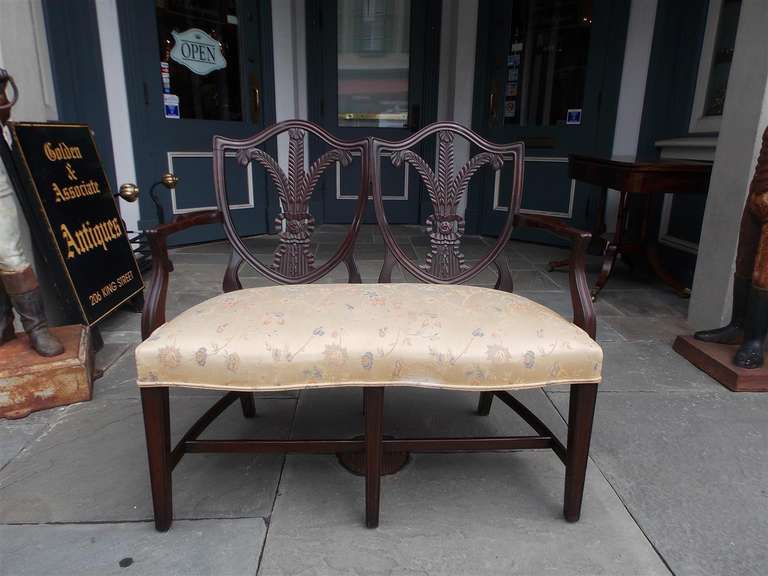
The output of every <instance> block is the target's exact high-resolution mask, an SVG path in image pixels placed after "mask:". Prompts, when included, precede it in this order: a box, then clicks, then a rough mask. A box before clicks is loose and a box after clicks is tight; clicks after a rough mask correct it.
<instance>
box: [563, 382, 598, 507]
mask: <svg viewBox="0 0 768 576" xmlns="http://www.w3.org/2000/svg"><path fill="white" fill-rule="evenodd" d="M596 398H597V384H573V385H571V399H570V404H569V406H568V447H567V452H566V457H565V501H564V505H563V513H564V515H565V519H566V520H567V521H568V522H576V521H578V519H579V517H580V516H581V500H582V496H583V495H584V478H585V477H586V474H587V460H588V458H589V441H590V438H591V436H592V419H593V416H594V414H595V400H596Z"/></svg>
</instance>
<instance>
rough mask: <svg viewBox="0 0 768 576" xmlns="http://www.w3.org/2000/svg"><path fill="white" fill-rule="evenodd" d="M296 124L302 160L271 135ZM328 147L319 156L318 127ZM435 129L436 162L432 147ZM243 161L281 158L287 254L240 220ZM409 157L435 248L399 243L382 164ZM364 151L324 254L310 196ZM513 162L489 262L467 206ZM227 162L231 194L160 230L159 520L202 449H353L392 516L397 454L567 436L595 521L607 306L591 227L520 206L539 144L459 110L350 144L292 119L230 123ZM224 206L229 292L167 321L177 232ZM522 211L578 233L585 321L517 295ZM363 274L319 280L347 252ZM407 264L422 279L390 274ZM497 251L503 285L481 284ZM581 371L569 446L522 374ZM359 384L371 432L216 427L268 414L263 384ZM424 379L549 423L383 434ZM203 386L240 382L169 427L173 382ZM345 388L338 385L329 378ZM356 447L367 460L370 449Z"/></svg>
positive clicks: (153, 418) (578, 282)
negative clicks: (236, 202)
mask: <svg viewBox="0 0 768 576" xmlns="http://www.w3.org/2000/svg"><path fill="white" fill-rule="evenodd" d="M285 132H287V133H288V139H289V162H288V173H287V174H285V173H284V172H283V171H282V169H281V168H280V166H279V165H278V164H277V162H276V161H275V160H274V158H272V157H271V156H270V155H269V154H268V153H267V152H265V151H264V149H263V144H264V143H265V142H267V141H269V140H270V139H272V138H275V137H276V136H277V135H279V134H282V133H285ZM307 135H310V136H312V137H314V138H315V139H316V141H318V142H322V143H323V144H324V145H325V146H326V147H327V148H328V149H327V151H325V152H324V153H322V154H320V155H319V156H318V158H317V159H316V160H315V161H314V162H312V163H311V164H309V166H308V168H305V160H304V150H305V139H306V136H307ZM457 137H458V138H463V139H465V140H466V141H468V142H469V143H470V145H471V146H472V149H473V155H472V156H471V157H470V159H469V160H468V161H467V162H466V163H465V164H464V165H463V166H461V167H460V168H459V169H458V170H456V171H454V162H455V155H454V144H455V140H456V138H457ZM433 140H436V142H437V154H436V156H437V159H436V162H435V168H434V170H433V169H432V168H431V167H430V165H429V163H428V162H426V161H425V160H424V157H423V153H420V150H421V149H422V147H423V146H424V144H425V143H427V142H430V141H433ZM233 152H234V153H235V154H236V156H237V158H238V160H239V161H240V163H241V164H242V165H248V164H249V163H256V164H258V165H260V166H261V167H262V168H263V169H264V170H266V172H267V173H268V174H269V176H270V179H271V182H272V185H273V186H274V189H275V191H276V193H277V195H278V197H279V200H280V205H281V210H282V211H281V212H280V214H279V215H278V216H277V219H276V221H275V227H276V231H277V233H278V238H279V243H278V246H277V248H276V250H275V252H274V258H273V261H272V262H271V264H264V263H262V262H261V261H260V260H259V259H258V258H257V257H256V256H255V255H254V254H253V253H251V252H250V251H249V250H248V248H247V246H246V244H245V242H244V241H243V239H241V238H240V236H239V235H238V233H237V230H236V227H235V225H234V223H233V220H232V216H231V213H230V211H229V207H228V201H227V196H228V195H227V186H226V181H225V177H224V158H225V153H230V154H231V153H233ZM385 161H386V162H390V163H391V164H392V165H393V166H395V167H401V166H403V165H405V164H407V165H408V166H410V167H412V168H413V169H414V170H415V171H416V173H417V174H418V176H419V178H420V180H421V182H422V184H423V186H424V189H425V191H426V193H427V195H428V197H429V199H430V201H431V204H432V207H433V212H432V214H431V215H430V216H429V217H428V218H427V219H426V229H427V232H428V235H429V252H428V254H427V255H426V258H425V261H424V262H423V263H417V262H415V261H413V260H412V259H411V258H410V257H409V256H408V255H407V254H406V253H405V252H404V251H403V249H402V248H401V247H400V246H399V245H398V243H397V239H396V237H395V236H394V235H393V233H392V230H391V228H390V226H389V225H388V223H387V218H386V211H385V207H384V202H383V191H382V184H381V171H382V166H381V165H382V162H385ZM353 162H359V164H360V166H359V169H360V183H359V191H358V199H357V205H356V210H355V215H354V218H353V221H352V223H351V225H350V227H349V229H348V231H347V234H346V236H345V238H344V240H343V241H342V242H341V244H340V246H339V248H338V250H337V251H336V252H335V253H334V254H333V255H332V256H331V257H330V258H329V259H328V260H327V261H326V262H324V263H322V264H319V265H318V264H317V263H316V262H315V260H314V255H313V247H312V242H311V240H312V232H313V228H314V219H313V217H312V215H311V214H310V212H309V201H310V197H311V194H312V192H313V190H314V189H315V188H316V186H317V184H318V183H319V182H320V180H321V178H322V177H323V174H324V172H325V171H326V169H327V168H328V167H330V166H333V165H336V166H339V167H340V168H341V167H342V166H350V165H352V164H353ZM505 162H509V163H510V165H511V169H512V172H511V177H510V178H511V182H512V185H511V194H510V199H511V201H510V211H509V217H508V219H507V222H506V224H505V226H504V229H503V231H502V233H501V234H500V236H499V238H498V240H497V242H496V244H495V245H494V246H493V247H492V248H491V249H490V251H489V252H488V253H487V254H486V255H484V256H483V257H482V258H480V259H479V260H477V261H474V262H470V261H468V259H467V258H465V256H464V255H463V253H462V247H461V239H462V236H463V234H464V220H463V217H462V215H461V213H460V212H459V205H460V203H461V200H462V198H463V197H465V196H466V195H467V191H468V186H469V182H470V180H471V178H472V176H473V175H475V174H476V173H477V172H478V171H479V170H481V169H483V168H485V169H489V170H493V171H498V170H501V169H502V167H503V166H504V163H505ZM213 167H214V178H215V189H216V197H217V204H218V207H219V209H218V210H215V211H207V212H200V213H196V214H190V215H186V216H183V217H180V218H178V219H177V220H175V221H174V222H172V223H170V224H167V225H163V226H160V227H159V228H157V229H156V230H153V231H151V232H149V233H148V238H149V241H150V245H151V247H152V254H153V276H152V282H151V284H150V288H149V293H148V297H147V303H146V306H145V309H144V313H143V315H142V337H143V339H144V342H143V343H142V344H141V345H139V347H138V348H137V349H136V363H137V368H138V384H139V386H140V387H141V397H142V407H143V411H144V422H145V430H146V437H147V451H148V455H149V467H150V479H151V484H152V497H153V503H154V515H155V526H156V528H157V529H158V530H167V529H168V528H169V527H170V525H171V522H172V518H173V512H172V511H173V507H172V499H171V473H172V470H173V468H174V467H175V466H176V464H178V462H179V460H180V459H181V457H182V456H183V455H184V454H186V453H193V452H311V453H337V454H341V455H342V456H343V457H344V458H345V465H347V466H350V467H354V466H355V465H357V466H359V467H361V468H362V470H361V471H362V472H363V473H364V476H365V478H366V480H365V482H366V524H367V526H369V527H375V526H377V525H378V522H379V492H380V478H381V475H382V474H383V473H388V472H391V471H392V470H393V469H394V468H396V465H392V464H391V463H390V465H389V466H385V465H384V458H385V455H395V454H396V455H398V458H397V459H398V460H399V461H400V462H401V463H402V461H403V453H407V452H418V451H430V452H434V451H444V452H445V451H448V452H452V451H467V450H486V451H487V450H508V449H523V448H528V449H551V450H553V451H554V452H555V454H556V455H557V456H558V457H559V458H560V459H561V460H562V461H563V462H564V463H565V467H566V475H565V476H566V481H565V497H564V514H565V518H566V519H567V520H569V521H576V520H578V518H579V516H580V512H581V501H582V494H583V488H584V478H585V473H586V464H587V457H588V452H589V442H590V435H591V429H592V419H593V413H594V405H595V398H596V394H597V385H598V383H599V382H600V378H601V372H602V350H601V349H600V347H599V346H598V345H597V343H596V342H595V341H594V337H595V314H594V308H593V305H592V301H591V299H590V294H589V289H588V286H587V280H586V275H585V272H584V257H585V250H586V247H587V244H588V243H589V239H590V235H589V234H588V233H585V232H581V231H578V230H574V229H571V228H569V227H567V226H565V225H563V224H561V223H559V222H557V221H555V220H552V219H548V218H544V217H528V216H526V217H523V216H522V215H520V214H519V208H520V199H521V194H522V182H523V145H522V144H521V143H515V144H510V145H503V146H502V145H497V144H493V143H491V142H488V141H486V140H484V139H482V138H480V137H479V136H477V135H476V134H474V133H473V132H472V131H470V130H468V129H466V128H464V127H462V126H460V125H457V124H453V123H448V122H442V123H437V124H433V125H431V126H428V127H426V128H424V129H422V130H421V131H419V132H417V133H416V134H414V135H412V136H411V137H409V138H407V139H405V140H403V141H400V142H389V141H384V140H377V139H374V138H369V139H364V140H358V141H354V142H345V141H341V140H338V139H336V138H334V137H333V136H332V135H330V134H329V133H327V132H326V131H324V130H323V129H321V128H319V127H318V126H316V125H314V124H311V123H309V122H304V121H299V120H294V121H287V122H282V123H279V124H276V125H274V126H272V127H271V128H268V129H266V130H264V131H263V132H261V133H259V134H257V135H256V136H254V137H252V138H249V139H246V140H232V139H227V138H223V137H220V136H216V137H214V141H213ZM369 194H372V196H373V201H374V207H375V212H376V218H377V222H378V226H379V230H380V231H381V233H382V236H383V237H384V241H385V243H386V255H385V258H384V262H383V265H382V269H381V273H380V277H379V283H378V284H361V283H360V274H359V273H358V270H357V267H356V265H355V262H354V258H353V251H354V243H355V238H356V236H357V233H358V230H359V228H360V224H361V221H362V217H363V214H364V212H365V205H366V201H367V199H368V196H369ZM215 222H221V223H222V224H223V225H224V230H225V232H226V235H227V238H228V239H229V241H230V243H231V244H232V247H233V251H232V256H231V258H230V262H229V265H228V267H227V270H226V272H225V274H224V280H223V289H224V292H225V293H224V294H223V295H221V296H217V297H215V298H212V299H210V300H208V301H206V302H203V303H201V304H198V305H197V306H194V307H192V308H190V309H189V310H187V311H185V312H183V313H182V314H181V315H179V316H178V317H176V318H174V319H173V320H171V321H170V322H167V323H166V322H165V298H166V293H167V287H168V277H169V272H170V270H171V269H172V267H171V262H170V259H169V256H168V249H167V243H166V241H167V238H168V236H169V235H171V234H173V233H175V232H178V231H180V230H184V229H187V228H189V227H191V226H195V225H200V224H210V223H215ZM514 226H535V227H539V228H544V229H547V230H550V231H552V232H554V233H556V234H559V235H562V236H565V237H568V238H570V239H571V241H572V246H573V248H572V255H571V258H570V286H571V299H572V304H573V309H574V323H570V322H568V321H567V320H565V319H563V318H562V317H561V316H559V315H558V314H556V313H554V312H552V311H551V310H549V309H547V308H545V307H544V306H541V305H539V304H537V303H535V302H532V301H530V300H528V299H526V298H523V297H521V296H517V295H514V294H512V293H511V292H512V275H511V273H510V270H509V266H508V263H507V259H506V255H505V252H504V248H505V247H506V245H507V243H508V241H509V237H510V234H511V233H512V230H513V228H514ZM342 262H343V263H344V264H345V265H346V267H347V270H348V278H349V283H348V284H312V283H313V282H314V281H316V280H318V279H320V278H322V277H323V276H325V275H326V274H328V273H329V272H330V271H331V270H333V269H334V268H336V267H337V266H338V265H339V264H340V263H342ZM243 264H246V265H248V266H251V267H253V268H254V269H256V270H257V271H259V272H260V273H262V274H263V275H264V276H266V277H267V278H269V279H271V280H272V281H274V282H275V283H276V284H277V285H276V286H271V287H264V288H250V289H243V288H242V285H241V283H240V280H239V277H238V271H239V269H240V267H241V266H242V265H243ZM395 265H399V266H400V267H401V268H402V269H403V271H404V272H405V273H407V274H409V275H411V276H413V277H415V278H416V279H417V280H420V281H421V282H422V283H417V284H413V283H403V284H391V283H390V279H391V274H392V271H393V268H394V267H395ZM490 265H493V267H494V268H495V270H496V273H497V282H496V286H495V288H496V289H490V288H478V287H473V286H465V285H462V283H465V282H468V281H470V280H472V279H473V278H475V277H476V276H477V275H478V274H479V273H480V272H482V271H483V270H485V269H487V268H488V266H490ZM549 384H569V385H570V386H571V399H570V409H569V428H568V441H567V448H566V447H565V446H563V444H562V443H561V441H560V440H559V439H558V438H557V437H556V436H555V435H554V434H553V433H552V432H551V431H550V430H549V429H548V428H547V427H546V426H545V425H544V424H543V423H542V421H541V420H540V419H539V418H538V417H537V416H535V415H534V414H533V413H532V412H531V411H530V410H528V409H527V408H526V407H525V406H523V405H522V404H521V403H520V402H519V401H518V400H517V399H516V398H515V397H514V396H513V395H512V394H510V392H509V391H510V390H512V391H514V390H517V389H522V388H533V387H542V386H545V385H549ZM342 386H343V387H360V388H362V389H363V398H364V406H365V410H364V422H363V427H362V432H363V433H364V435H363V436H362V437H361V438H357V439H336V440H328V439H322V440H320V439H308V440H307V439H302V440H295V439H287V440H286V439H275V440H270V439H231V440H220V439H216V440H205V439H201V438H200V436H201V434H202V433H203V431H204V430H205V428H206V427H207V426H208V425H209V424H210V423H211V422H212V421H213V420H214V419H215V418H216V417H217V416H218V415H219V414H220V413H221V412H222V411H223V410H225V409H226V408H227V407H228V406H229V405H230V404H232V403H233V402H235V401H237V400H238V399H239V400H240V402H241V404H242V408H243V413H244V415H245V416H246V417H252V416H254V415H255V400H254V398H255V394H258V393H259V392H266V391H276V390H287V389H306V388H333V387H342ZM393 386H416V387H430V388H440V389H446V390H451V389H453V390H475V391H478V392H480V400H479V405H478V412H479V413H480V414H481V415H487V414H488V413H489V410H490V407H491V403H492V400H493V398H494V397H497V398H499V399H500V400H501V401H502V402H504V403H505V404H506V405H507V406H509V407H510V408H512V409H513V410H514V411H515V412H516V413H517V414H518V415H520V416H521V417H522V418H523V419H524V420H525V421H526V422H527V423H528V424H529V425H530V426H531V427H532V428H533V430H534V431H535V432H536V435H532V436H515V437H480V438H478V437H469V438H409V439H403V438H391V437H385V436H384V430H383V397H384V389H385V388H388V387H393ZM171 387H190V388H205V389H213V390H220V391H222V392H223V393H224V395H223V397H222V398H221V399H220V400H219V401H218V402H217V403H216V404H214V406H212V407H211V408H210V409H209V410H208V411H207V412H206V413H205V414H203V415H202V416H201V417H200V419H199V420H198V421H197V422H196V423H195V424H194V425H193V426H192V427H191V428H190V429H189V430H188V431H187V432H186V433H185V434H184V435H183V436H182V438H181V440H180V441H179V442H178V444H177V445H176V446H175V447H173V448H172V447H171V443H170V410H169V395H168V390H169V388H171ZM328 393H332V392H330V391H329V392H328ZM354 463H356V464H354Z"/></svg>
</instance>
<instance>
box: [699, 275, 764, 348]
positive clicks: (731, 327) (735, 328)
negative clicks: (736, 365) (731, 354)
mask: <svg viewBox="0 0 768 576" xmlns="http://www.w3.org/2000/svg"><path fill="white" fill-rule="evenodd" d="M750 285H751V283H750V278H742V277H740V276H737V275H735V274H734V276H733V312H732V314H731V321H730V323H729V324H728V325H726V326H723V327H722V328H715V329H714V330H699V331H698V332H696V333H695V334H694V335H693V337H694V338H696V340H702V341H703V342H715V343H717V344H741V342H742V340H743V337H744V321H745V319H746V315H747V302H748V300H749V288H750Z"/></svg>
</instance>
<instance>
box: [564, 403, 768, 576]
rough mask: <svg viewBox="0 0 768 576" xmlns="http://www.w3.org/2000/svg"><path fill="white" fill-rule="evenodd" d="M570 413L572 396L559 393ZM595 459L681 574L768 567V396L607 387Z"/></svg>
mask: <svg viewBox="0 0 768 576" xmlns="http://www.w3.org/2000/svg"><path fill="white" fill-rule="evenodd" d="M550 395H551V397H552V398H553V399H554V401H555V403H556V404H557V406H558V408H559V410H560V412H561V414H563V415H564V416H565V417H567V413H568V410H567V395H565V394H558V393H553V394H550ZM592 438H593V439H592V451H591V456H592V459H593V460H594V461H595V462H596V463H597V465H598V466H599V468H600V470H602V471H603V473H604V474H605V476H606V477H607V478H608V480H609V481H610V482H611V484H612V485H613V487H614V488H615V489H616V491H617V493H618V494H619V495H620V496H621V499H622V500H623V501H624V503H625V504H626V506H627V507H628V509H629V511H630V512H631V513H632V515H633V516H634V518H635V519H636V520H637V522H638V524H639V525H640V527H641V528H642V529H643V531H644V532H645V534H646V535H647V536H648V538H649V539H650V540H651V542H653V544H654V546H655V547H656V548H657V550H658V551H659V553H660V554H661V555H662V556H663V557H664V559H665V560H666V562H667V563H668V564H669V566H670V567H671V569H672V571H673V572H674V573H675V575H676V576H765V574H768V546H766V542H768V460H767V459H766V454H767V453H768V396H767V395H759V394H733V393H729V394H726V395H722V394H717V395H713V394H664V395H661V394H625V393H616V392H603V393H601V394H599V395H598V402H597V412H596V417H595V424H594V432H593V437H592Z"/></svg>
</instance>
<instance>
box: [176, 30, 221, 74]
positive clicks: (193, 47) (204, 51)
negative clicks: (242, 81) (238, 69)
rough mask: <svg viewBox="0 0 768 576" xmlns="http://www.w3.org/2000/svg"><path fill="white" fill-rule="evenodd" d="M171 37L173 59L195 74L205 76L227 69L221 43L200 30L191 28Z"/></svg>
mask: <svg viewBox="0 0 768 576" xmlns="http://www.w3.org/2000/svg"><path fill="white" fill-rule="evenodd" d="M171 36H173V39H174V44H173V49H171V59H172V60H173V61H174V62H178V63H179V64H181V65H182V66H186V67H187V68H189V69H190V70H192V72H194V73H195V74H199V75H200V76H205V75H206V74H210V73H211V72H213V71H214V70H221V69H222V68H226V67H227V60H226V58H224V53H223V52H222V51H221V43H220V42H219V41H218V40H216V39H215V38H212V37H211V36H210V35H208V33H206V32H203V31H202V30H200V29H199V28H190V29H189V30H186V31H185V32H176V31H175V30H174V31H173V32H171Z"/></svg>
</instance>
